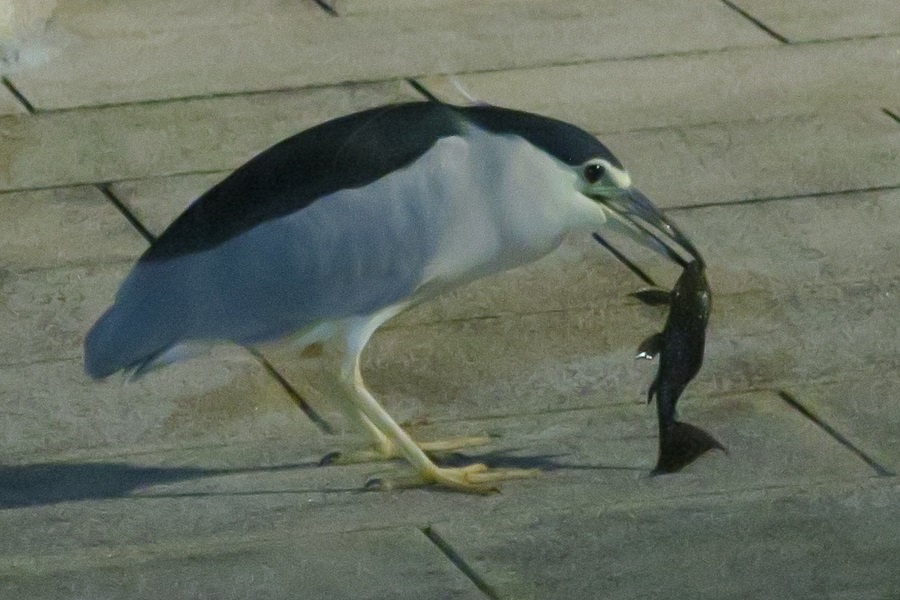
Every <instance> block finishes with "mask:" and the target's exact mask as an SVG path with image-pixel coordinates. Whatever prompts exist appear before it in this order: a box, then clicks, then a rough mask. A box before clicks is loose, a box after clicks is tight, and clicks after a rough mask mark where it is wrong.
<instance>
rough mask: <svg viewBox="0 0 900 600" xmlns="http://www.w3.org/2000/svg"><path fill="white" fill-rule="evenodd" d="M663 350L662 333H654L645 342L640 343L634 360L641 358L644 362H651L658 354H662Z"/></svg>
mask: <svg viewBox="0 0 900 600" xmlns="http://www.w3.org/2000/svg"><path fill="white" fill-rule="evenodd" d="M662 348H663V336H662V332H660V333H654V334H653V335H651V336H650V337H648V338H647V339H646V340H644V341H643V342H641V344H640V346H638V349H637V354H636V355H635V358H643V359H645V360H653V359H654V358H656V357H657V356H659V353H660V352H662Z"/></svg>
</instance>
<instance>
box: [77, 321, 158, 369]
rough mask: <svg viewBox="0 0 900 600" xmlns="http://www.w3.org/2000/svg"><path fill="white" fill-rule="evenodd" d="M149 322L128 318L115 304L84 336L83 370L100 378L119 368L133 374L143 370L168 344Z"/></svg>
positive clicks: (155, 360) (150, 364)
mask: <svg viewBox="0 0 900 600" xmlns="http://www.w3.org/2000/svg"><path fill="white" fill-rule="evenodd" d="M153 330H154V328H153V327H152V325H151V324H150V323H147V322H142V321H141V320H138V319H134V318H129V317H128V316H127V315H124V314H123V309H122V307H121V306H119V305H117V304H114V305H113V306H111V307H110V308H109V309H108V310H107V311H106V312H105V313H103V316H101V317H100V318H99V319H98V320H97V322H96V323H95V324H94V326H93V327H92V328H91V330H90V331H89V332H88V334H87V336H86V337H85V338H84V371H85V373H87V374H88V375H89V376H90V377H91V378H92V379H103V378H106V377H109V376H110V375H112V374H113V373H116V372H117V371H122V370H131V371H132V377H139V376H140V375H142V374H143V373H145V372H146V371H147V370H149V368H152V365H153V364H155V363H156V362H157V361H158V358H159V357H160V356H161V355H163V354H164V353H166V352H167V351H168V350H169V348H170V346H171V344H169V343H165V342H163V341H161V340H159V339H157V336H156V335H153Z"/></svg>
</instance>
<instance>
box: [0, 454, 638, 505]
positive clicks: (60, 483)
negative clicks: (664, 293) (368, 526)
mask: <svg viewBox="0 0 900 600" xmlns="http://www.w3.org/2000/svg"><path fill="white" fill-rule="evenodd" d="M516 452H517V450H502V451H499V450H498V451H492V452H485V453H481V454H462V453H458V452H454V453H447V454H439V455H436V456H434V459H435V461H436V462H437V463H438V464H439V465H440V466H444V467H458V466H465V465H469V464H472V463H484V464H486V465H487V466H488V467H491V468H496V469H539V470H541V471H558V470H562V469H573V470H579V469H581V470H583V469H590V470H627V471H644V470H645V469H642V468H639V467H632V466H617V465H588V464H576V463H570V462H565V461H562V460H560V459H561V458H563V457H564V456H565V455H563V454H532V455H520V454H515V453H516ZM318 466H319V463H318V461H312V462H298V463H291V464H284V465H275V466H265V467H262V466H261V467H244V468H204V467H154V466H144V465H134V464H129V463H126V462H82V463H70V462H58V463H36V464H30V465H6V466H0V510H4V509H13V508H27V507H36V506H46V505H52V504H59V503H62V502H77V501H84V500H108V499H113V498H127V497H135V496H134V492H137V491H140V490H141V489H142V488H146V487H150V486H154V485H162V484H167V483H178V482H183V481H192V480H197V479H202V478H204V477H217V476H223V475H237V474H245V473H264V472H272V471H287V470H296V469H308V468H317V467H318ZM362 490H363V488H359V489H358V490H357V489H346V490H330V491H362ZM306 491H310V490H306ZM255 493H266V492H257V491H245V492H204V493H197V492H188V493H175V494H166V493H163V494H152V495H151V494H147V495H142V497H168V496H173V497H174V496H209V495H216V496H218V495H240V494H255Z"/></svg>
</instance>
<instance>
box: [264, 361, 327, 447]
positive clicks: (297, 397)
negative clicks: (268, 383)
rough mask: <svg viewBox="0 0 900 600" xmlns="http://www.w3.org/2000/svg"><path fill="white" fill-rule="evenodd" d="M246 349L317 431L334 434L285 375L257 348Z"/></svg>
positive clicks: (325, 421)
mask: <svg viewBox="0 0 900 600" xmlns="http://www.w3.org/2000/svg"><path fill="white" fill-rule="evenodd" d="M247 351H248V352H250V354H252V355H253V357H254V358H255V359H256V360H257V362H259V364H261V365H262V367H263V369H265V370H266V372H267V373H268V374H269V375H270V376H271V377H272V378H274V379H275V381H277V382H278V384H279V385H280V386H281V387H282V388H283V389H284V391H285V392H286V393H287V395H288V396H290V398H291V400H293V401H294V404H296V405H297V408H299V409H300V410H301V411H303V414H305V415H306V417H307V418H308V419H309V420H310V421H312V422H313V425H315V426H316V427H318V428H319V431H321V432H322V433H325V434H327V435H335V429H334V427H332V425H331V423H329V422H328V421H327V420H326V419H325V418H324V417H323V416H322V415H320V414H319V413H318V412H316V410H315V409H314V408H313V407H312V406H310V405H309V402H307V401H306V399H305V398H304V397H303V396H302V395H301V394H300V392H298V391H297V390H296V389H294V386H292V385H291V383H290V382H289V381H288V380H287V379H285V377H284V376H283V375H282V374H281V373H279V372H278V370H277V369H276V368H275V367H274V366H273V365H272V363H270V362H269V361H268V359H266V357H265V356H263V355H262V354H260V353H259V352H258V351H257V350H255V349H253V348H247Z"/></svg>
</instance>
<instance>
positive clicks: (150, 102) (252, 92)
mask: <svg viewBox="0 0 900 600" xmlns="http://www.w3.org/2000/svg"><path fill="white" fill-rule="evenodd" d="M313 1H314V2H316V3H318V1H317V0H313ZM879 37H895V36H893V35H885V36H879ZM856 39H857V38H847V39H842V40H840V41H842V42H848V41H853V40H856ZM859 39H866V38H859ZM831 41H832V40H830V39H827V40H817V41H814V42H804V43H823V44H824V43H828V42H831ZM766 47H770V46H766V45H763V44H757V45H747V46H728V47H725V48H696V49H691V50H679V51H672V52H662V53H653V54H632V55H623V56H610V57H605V58H588V59H581V60H571V61H559V62H547V63H539V64H534V65H527V66H517V67H494V68H485V69H470V70H464V71H454V72H453V73H413V74H407V75H395V76H391V77H375V78H372V79H366V78H360V79H352V80H351V79H348V80H343V81H331V82H322V83H309V84H305V85H296V86H285V87H272V88H264V89H248V90H240V91H222V92H209V93H205V94H186V95H183V96H169V97H166V98H145V99H140V100H123V101H118V102H116V101H114V102H99V103H96V104H79V105H76V106H65V107H59V108H42V109H39V110H38V109H36V111H37V112H39V113H40V114H56V113H66V112H74V111H78V110H106V109H113V108H122V107H131V106H154V105H159V104H173V103H176V102H190V101H203V100H216V99H220V98H235V97H239V96H262V95H266V94H286V93H295V92H303V91H314V90H321V89H329V88H341V87H356V86H363V85H375V84H387V83H397V82H408V81H409V79H413V78H421V77H434V76H449V75H462V76H465V75H483V74H492V73H505V72H516V71H527V70H532V69H545V68H554V67H577V66H583V65H590V64H601V63H607V62H625V61H632V60H653V59H659V58H670V57H671V58H680V57H691V56H705V55H709V54H716V53H720V52H740V51H747V50H754V49H759V48H766ZM9 116H15V115H6V117H9Z"/></svg>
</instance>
